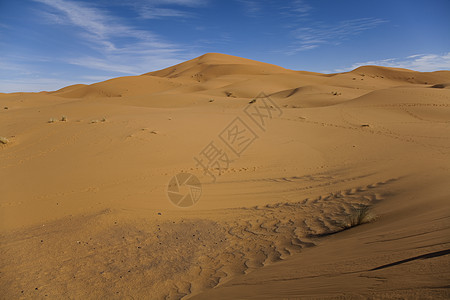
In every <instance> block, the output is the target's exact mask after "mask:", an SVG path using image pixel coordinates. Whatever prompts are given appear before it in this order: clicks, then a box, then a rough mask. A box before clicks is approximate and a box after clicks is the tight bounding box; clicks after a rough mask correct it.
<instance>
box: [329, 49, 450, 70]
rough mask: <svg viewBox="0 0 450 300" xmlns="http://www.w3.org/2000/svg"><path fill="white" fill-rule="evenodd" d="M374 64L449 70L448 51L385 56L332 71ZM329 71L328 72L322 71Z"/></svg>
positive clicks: (415, 68) (412, 68) (449, 58)
mask: <svg viewBox="0 0 450 300" xmlns="http://www.w3.org/2000/svg"><path fill="white" fill-rule="evenodd" d="M367 65H376V66H384V67H392V68H403V69H410V70H415V71H421V72H432V71H438V70H450V52H447V53H444V54H415V55H410V56H408V57H406V58H387V59H381V60H372V61H366V62H360V63H355V64H352V65H351V66H350V67H347V68H340V69H335V70H334V72H346V71H351V70H353V69H356V68H358V67H361V66H367ZM324 73H330V72H326V71H325V72H324Z"/></svg>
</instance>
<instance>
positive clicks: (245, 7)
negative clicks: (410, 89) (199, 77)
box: [0, 0, 450, 92]
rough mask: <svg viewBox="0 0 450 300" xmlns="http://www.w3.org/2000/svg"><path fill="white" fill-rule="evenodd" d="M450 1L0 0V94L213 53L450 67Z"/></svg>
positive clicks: (324, 64) (313, 62)
mask: <svg viewBox="0 0 450 300" xmlns="http://www.w3.org/2000/svg"><path fill="white" fill-rule="evenodd" d="M449 15H450V1H448V0H423V1H420V0H388V1H386V0H377V1H375V0H374V1H371V0H366V1H362V0H354V1H353V0H347V1H346V0H342V1H337V0H285V1H280V0H261V1H256V0H228V1H218V0H135V1H131V0H98V1H83V0H15V1H10V0H0V92H13V91H41V90H55V89H59V88H61V87H64V86H67V85H70V84H75V83H93V82H97V81H102V80H106V79H109V78H113V77H118V76H127V75H138V74H142V73H146V72H150V71H154V70H157V69H161V68H164V67H168V66H171V65H174V64H177V63H179V62H182V61H185V60H188V59H192V58H194V57H197V56H200V55H202V54H204V53H207V52H219V53H226V54H231V55H236V56H241V57H245V58H250V59H255V60H259V61H263V62H268V63H272V64H276V65H280V66H283V67H286V68H289V69H295V70H306V71H316V72H326V73H332V72H342V71H348V70H351V69H353V68H356V67H358V66H360V65H366V64H376V65H384V66H391V67H402V68H409V69H413V70H418V71H434V70H450V38H449V37H450V18H449V17H448V16H449Z"/></svg>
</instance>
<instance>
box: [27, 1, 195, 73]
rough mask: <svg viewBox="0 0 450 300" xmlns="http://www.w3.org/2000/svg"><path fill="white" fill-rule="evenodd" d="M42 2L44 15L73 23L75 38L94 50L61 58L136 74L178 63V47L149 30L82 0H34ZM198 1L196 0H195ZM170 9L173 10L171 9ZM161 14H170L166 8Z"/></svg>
mask: <svg viewBox="0 0 450 300" xmlns="http://www.w3.org/2000/svg"><path fill="white" fill-rule="evenodd" d="M34 1H36V2H40V3H43V4H45V5H46V6H47V7H48V8H51V11H46V10H43V11H42V13H43V14H44V16H46V17H47V18H49V17H50V18H53V19H54V20H56V21H57V22H58V23H64V24H66V25H70V26H74V27H75V28H78V29H81V30H78V33H77V35H78V39H79V42H81V43H83V44H85V45H86V46H88V47H90V48H91V49H93V50H95V51H96V52H97V55H95V56H86V55H82V56H79V57H69V58H65V62H67V63H69V64H73V65H78V66H83V67H86V68H91V69H95V70H103V71H111V72H117V73H123V74H128V75H131V74H139V73H145V72H148V71H151V70H153V69H154V68H159V67H165V66H168V65H165V63H167V64H171V63H178V62H180V61H181V59H178V58H177V55H179V54H180V53H181V52H182V48H181V47H179V46H178V45H175V44H173V43H170V42H167V41H164V40H163V39H162V38H161V37H159V36H158V35H156V34H154V33H153V32H151V31H147V30H141V29H137V28H135V27H132V26H129V25H126V24H125V23H124V21H123V20H121V19H120V18H118V17H115V16H113V15H111V14H109V13H108V12H105V11H103V10H101V9H99V8H98V7H95V6H92V5H88V4H86V3H81V2H74V1H69V0H34ZM154 2H155V3H157V4H158V3H161V4H164V3H165V4H167V3H169V4H170V3H171V4H184V5H193V4H194V2H195V1H193V0H164V1H154ZM197 2H198V1H197ZM173 13H174V12H173ZM165 14H167V15H169V14H171V13H170V12H169V11H166V12H165Z"/></svg>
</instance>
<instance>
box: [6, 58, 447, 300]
mask: <svg viewBox="0 0 450 300" xmlns="http://www.w3.org/2000/svg"><path fill="white" fill-rule="evenodd" d="M449 82H450V71H439V72H430V73H421V72H415V71H410V70H404V69H393V68H385V67H378V66H366V67H360V68H358V69H356V70H353V71H351V72H347V73H340V74H318V73H311V72H303V71H292V70H287V69H284V68H281V67H278V66H274V65H270V64H265V63H261V62H256V61H252V60H247V59H243V58H238V57H233V56H228V55H223V54H206V55H203V56H201V57H199V58H196V59H193V60H191V61H188V62H185V63H182V64H180V65H177V66H173V67H170V68H168V69H165V70H161V71H156V72H151V73H147V74H144V75H141V76H130V77H122V78H115V79H111V80H108V81H105V82H100V83H96V84H92V85H74V86H70V87H66V88H63V89H61V90H58V91H54V92H41V93H13V94H0V137H3V138H6V139H7V141H5V143H0V191H1V192H0V298H1V299H22V298H23V299H30V298H33V299H44V298H48V299H101V298H102V299H180V298H183V299H278V298H279V299H286V298H298V299H299V298H301V299H309V298H312V299H316V298H320V299H343V298H345V299H346V298H350V299H366V298H372V299H381V298H383V299H385V298H392V299H415V298H420V299H448V298H449V297H450V271H449V270H450V260H449V257H450V184H449V183H450V89H449V87H450V84H449ZM261 92H264V93H265V94H266V95H267V96H268V98H264V96H263V95H262V94H260V93H261ZM258 95H261V97H260V98H256V99H255V97H257V96H258ZM254 99H255V100H256V101H252V100H254ZM269 100H271V101H272V102H268V101H269ZM249 102H254V103H252V104H249ZM257 108H259V111H260V112H263V113H265V115H266V116H267V117H261V118H260V119H259V120H260V121H261V120H264V123H263V124H262V123H258V122H257V121H258V119H257V118H256V116H255V115H253V116H254V117H255V120H256V121H253V120H251V118H250V116H249V115H248V114H246V111H247V112H252V111H253V110H254V111H256V110H255V109H257ZM250 115H252V114H251V113H250ZM63 116H65V117H66V120H65V121H61V119H62V117H63ZM50 120H51V122H50ZM236 120H237V121H236ZM232 122H242V123H243V124H245V125H247V127H248V128H250V130H248V131H247V133H248V134H250V135H247V136H246V138H248V139H249V141H250V142H248V144H247V145H248V147H246V148H245V149H243V150H242V149H241V150H242V151H240V152H239V151H238V154H236V153H234V152H232V151H231V150H230V149H231V148H230V147H228V146H227V145H226V144H225V141H224V139H223V137H224V136H226V134H227V133H229V131H227V130H228V129H230V128H231V127H230V126H231V125H233V124H235V123H232ZM261 124H262V126H261V127H259V126H258V125H261ZM221 137H222V138H221ZM228 137H229V135H228ZM241 141H242V143H243V144H244V145H245V141H246V139H242V140H241ZM211 142H213V145H216V146H218V147H220V148H221V149H222V151H223V152H225V153H227V155H228V160H227V161H226V162H227V168H225V167H223V168H222V169H220V170H219V169H217V168H212V167H211V168H210V169H209V170H208V172H210V173H211V174H213V175H214V176H215V181H213V178H212V176H211V175H209V174H208V173H207V172H205V170H204V169H203V168H202V166H201V165H199V164H198V163H197V162H196V161H195V160H194V158H195V157H197V158H198V157H200V154H201V153H202V151H203V150H205V149H206V147H207V146H208V145H211V144H210V143H211ZM235 150H236V149H235ZM223 152H222V153H223ZM222 166H223V165H222ZM219 172H220V175H219ZM178 173H190V174H193V175H195V176H196V177H198V179H199V180H200V181H201V184H202V186H201V187H202V190H201V196H200V198H199V199H198V201H197V202H196V203H195V205H193V206H189V207H185V208H180V207H177V206H176V205H174V204H173V203H172V202H171V201H170V200H169V197H168V184H169V181H170V180H171V178H172V177H173V176H175V175H177V174H178ZM184 192H186V191H183V193H184ZM366 206H367V207H369V214H370V216H369V217H370V218H369V219H371V222H369V223H366V224H363V225H360V226H356V227H352V228H350V229H346V230H343V227H345V224H346V223H347V222H348V218H349V216H351V215H354V214H355V212H356V211H357V210H358V209H360V208H361V207H366Z"/></svg>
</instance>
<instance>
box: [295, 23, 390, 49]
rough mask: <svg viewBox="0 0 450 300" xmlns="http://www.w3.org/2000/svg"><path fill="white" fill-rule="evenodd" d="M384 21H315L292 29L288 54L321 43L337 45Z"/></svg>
mask: <svg viewBox="0 0 450 300" xmlns="http://www.w3.org/2000/svg"><path fill="white" fill-rule="evenodd" d="M386 22H387V21H385V20H382V19H377V18H360V19H353V20H344V21H341V22H339V23H337V24H334V25H330V24H324V23H316V24H315V25H313V26H303V27H300V28H297V29H294V30H293V31H292V35H293V36H294V38H295V40H296V42H295V43H294V45H293V46H292V47H291V49H290V50H289V51H288V54H295V53H298V52H300V51H305V50H311V49H314V48H317V47H320V46H323V45H339V44H341V43H342V42H343V41H345V40H348V39H350V38H352V37H355V36H357V35H360V34H362V33H363V32H365V31H367V30H370V29H373V28H376V27H377V26H379V25H381V24H383V23H386Z"/></svg>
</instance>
